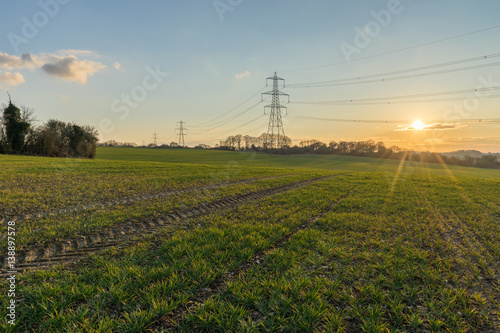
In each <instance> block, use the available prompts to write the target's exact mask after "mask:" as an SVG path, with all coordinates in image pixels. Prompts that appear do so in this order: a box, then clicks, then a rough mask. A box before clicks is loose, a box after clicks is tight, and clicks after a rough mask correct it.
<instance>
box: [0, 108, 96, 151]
mask: <svg viewBox="0 0 500 333" xmlns="http://www.w3.org/2000/svg"><path fill="white" fill-rule="evenodd" d="M2 108H3V119H2V121H1V122H0V154H18V155H19V154H23V155H36V156H49V157H82V158H94V157H95V155H96V144H97V141H98V133H97V130H95V129H94V128H93V127H91V126H82V125H77V124H75V123H66V122H63V121H60V120H55V119H51V120H49V121H47V122H46V123H44V124H42V125H41V126H35V122H36V118H35V116H34V111H33V109H32V108H29V107H24V106H22V107H21V108H18V107H17V106H16V105H14V104H13V103H12V101H10V99H9V104H8V105H3V106H2Z"/></svg>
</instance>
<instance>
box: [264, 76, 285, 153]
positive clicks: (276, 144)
mask: <svg viewBox="0 0 500 333" xmlns="http://www.w3.org/2000/svg"><path fill="white" fill-rule="evenodd" d="M268 80H273V90H272V91H268V92H265V93H262V95H271V96H272V102H271V104H270V105H266V106H265V107H264V112H265V109H266V108H270V109H271V111H270V112H269V125H268V127H267V137H266V139H265V142H264V147H266V148H268V149H274V148H277V149H281V148H283V147H284V146H285V143H286V142H285V128H284V127H283V120H282V116H281V109H285V112H286V106H283V105H281V104H280V95H282V96H287V97H288V101H290V96H289V95H288V94H285V93H282V92H281V91H280V90H279V81H283V87H285V80H284V79H282V78H280V77H278V74H276V72H274V76H271V77H268V78H267V79H266V84H267V82H268Z"/></svg>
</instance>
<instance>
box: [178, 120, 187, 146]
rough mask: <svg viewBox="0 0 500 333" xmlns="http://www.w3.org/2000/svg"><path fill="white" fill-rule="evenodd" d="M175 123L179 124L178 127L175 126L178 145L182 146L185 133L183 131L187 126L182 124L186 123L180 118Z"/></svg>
mask: <svg viewBox="0 0 500 333" xmlns="http://www.w3.org/2000/svg"><path fill="white" fill-rule="evenodd" d="M177 124H179V128H177V130H178V131H179V146H181V147H184V145H185V143H184V137H185V136H186V135H187V134H185V133H184V131H187V128H186V127H185V126H184V125H185V124H186V123H185V122H183V121H182V120H181V121H180V122H178V123H177Z"/></svg>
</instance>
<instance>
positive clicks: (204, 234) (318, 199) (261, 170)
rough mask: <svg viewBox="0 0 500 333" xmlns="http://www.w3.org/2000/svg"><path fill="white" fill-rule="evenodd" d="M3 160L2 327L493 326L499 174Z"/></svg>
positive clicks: (497, 303)
mask: <svg viewBox="0 0 500 333" xmlns="http://www.w3.org/2000/svg"><path fill="white" fill-rule="evenodd" d="M0 163H1V165H2V168H1V169H0V179H1V182H0V193H1V196H0V220H2V224H1V227H0V235H1V238H0V248H1V249H2V250H1V252H0V253H1V254H2V256H3V258H2V260H0V262H1V264H0V265H1V267H2V273H5V272H6V271H7V256H6V253H7V248H8V246H9V244H8V239H7V232H8V223H7V222H9V221H14V222H15V229H16V237H15V238H16V239H15V246H16V255H17V262H16V266H17V269H19V270H20V271H21V273H19V274H18V275H17V281H16V325H15V326H13V325H10V324H8V322H7V319H6V318H7V313H8V310H7V309H6V306H2V307H1V308H0V315H1V318H2V321H1V325H0V331H5V332H144V331H151V332H162V331H190V332H204V331H207V332H226V331H228V332H261V331H262V332H266V331H282V332H323V331H324V332H332V331H333V332H441V331H442V332H447V331H449V332H498V331H499V330H500V231H499V230H500V171H498V170H484V169H474V168H463V167H446V166H442V165H439V164H436V165H424V164H417V163H412V164H400V162H399V161H386V160H374V159H365V158H353V157H342V156H321V157H318V156H314V155H304V156H291V157H286V156H269V155H263V154H257V155H256V154H252V153H237V152H216V151H198V150H158V149H129V148H101V149H100V150H99V151H98V159H96V160H69V159H50V158H33V157H18V156H0ZM11 224H12V223H11ZM2 276H3V277H2V278H6V277H7V275H6V274H3V275H2ZM8 289H9V287H8V285H7V284H6V283H4V284H2V287H1V290H0V299H1V303H2V304H8V302H9V301H10V298H9V297H8Z"/></svg>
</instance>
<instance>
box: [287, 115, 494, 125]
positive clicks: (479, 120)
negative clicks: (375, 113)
mask: <svg viewBox="0 0 500 333" xmlns="http://www.w3.org/2000/svg"><path fill="white" fill-rule="evenodd" d="M294 118H300V119H309V120H321V121H333V122H342V123H367V124H411V123H412V122H413V121H414V120H381V119H379V120H368V119H335V118H320V117H309V116H307V117H306V116H294ZM426 122H427V123H444V124H471V123H485V124H486V123H500V118H492V119H462V120H451V121H447V120H443V119H441V120H428V121H426Z"/></svg>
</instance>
